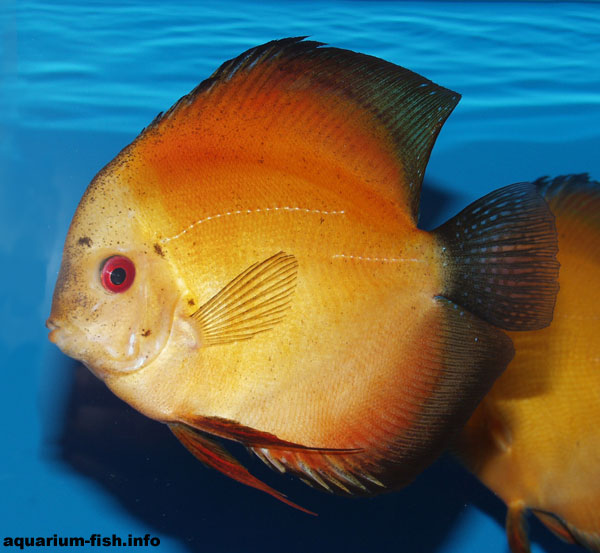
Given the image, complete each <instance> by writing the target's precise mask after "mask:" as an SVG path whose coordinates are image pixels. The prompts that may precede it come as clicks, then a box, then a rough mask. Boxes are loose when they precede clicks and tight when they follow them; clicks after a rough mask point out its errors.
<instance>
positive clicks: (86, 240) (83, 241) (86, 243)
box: [77, 236, 92, 248]
mask: <svg viewBox="0 0 600 553" xmlns="http://www.w3.org/2000/svg"><path fill="white" fill-rule="evenodd" d="M77 243H78V244H79V245H80V246H87V247H88V248H91V247H92V239H91V238H90V237H89V236H82V237H81V238H80V239H79V240H77Z"/></svg>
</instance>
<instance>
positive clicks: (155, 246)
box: [154, 243, 165, 257]
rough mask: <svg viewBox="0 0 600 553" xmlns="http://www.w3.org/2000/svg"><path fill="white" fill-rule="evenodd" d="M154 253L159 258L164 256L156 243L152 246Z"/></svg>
mask: <svg viewBox="0 0 600 553" xmlns="http://www.w3.org/2000/svg"><path fill="white" fill-rule="evenodd" d="M154 251H155V252H156V253H157V254H158V255H160V256H161V257H164V256H165V252H163V249H162V248H161V247H160V244H158V243H156V244H154Z"/></svg>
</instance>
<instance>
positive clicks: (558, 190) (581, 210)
mask: <svg viewBox="0 0 600 553" xmlns="http://www.w3.org/2000/svg"><path fill="white" fill-rule="evenodd" d="M533 184H535V185H536V186H537V188H538V190H539V192H540V193H541V194H542V195H543V196H544V198H546V201H547V202H548V204H549V205H550V209H551V210H552V213H553V214H554V216H555V217H556V218H557V219H560V220H561V222H562V225H563V226H564V227H565V228H566V229H567V230H568V231H569V235H570V236H572V237H573V239H574V240H576V242H577V244H578V245H579V246H581V245H582V243H583V244H585V245H587V246H591V247H594V246H595V245H596V244H597V242H598V232H599V231H600V182H598V181H594V180H591V179H590V177H589V175H588V174H587V173H582V174H579V175H563V176H560V177H556V178H554V179H549V178H548V177H542V178H540V179H537V180H535V181H534V182H533ZM575 224H577V225H579V226H580V227H581V228H579V227H578V228H574V229H573V230H572V232H571V228H572V227H573V226H574V225H575ZM586 231H587V232H586ZM590 231H591V232H590ZM562 234H564V233H562ZM570 236H567V237H564V238H563V236H561V241H562V240H563V239H569V237H570ZM595 247H596V248H597V246H595Z"/></svg>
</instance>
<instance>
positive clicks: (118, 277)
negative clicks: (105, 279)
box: [110, 267, 127, 286]
mask: <svg viewBox="0 0 600 553" xmlns="http://www.w3.org/2000/svg"><path fill="white" fill-rule="evenodd" d="M126 278H127V271H126V270H125V269H123V267H117V268H116V269H113V270H112V271H111V273H110V281H111V282H112V283H113V284H114V285H115V286H120V285H121V284H123V283H124V282H125V279H126Z"/></svg>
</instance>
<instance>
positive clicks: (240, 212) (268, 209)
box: [161, 206, 346, 244]
mask: <svg viewBox="0 0 600 553" xmlns="http://www.w3.org/2000/svg"><path fill="white" fill-rule="evenodd" d="M273 211H297V212H301V213H316V214H318V215H344V214H345V213H346V212H345V211H344V210H340V211H335V210H333V211H324V210H322V209H308V208H306V207H291V206H284V207H263V208H258V209H238V210H236V211H227V212H226V213H217V214H216V215H211V216H209V217H205V218H204V219H200V220H199V221H196V222H195V223H192V224H191V225H190V226H189V227H187V228H185V229H183V230H182V231H181V232H180V233H178V234H176V235H174V236H171V237H169V238H163V239H162V240H161V242H162V243H163V244H166V243H167V242H170V241H171V240H176V239H177V238H179V237H181V236H183V235H184V234H186V233H187V232H189V231H190V230H192V229H193V228H194V227H197V226H198V225H201V224H202V223H206V222H207V221H212V220H213V219H219V218H221V217H230V216H232V215H249V214H251V213H268V212H273Z"/></svg>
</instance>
